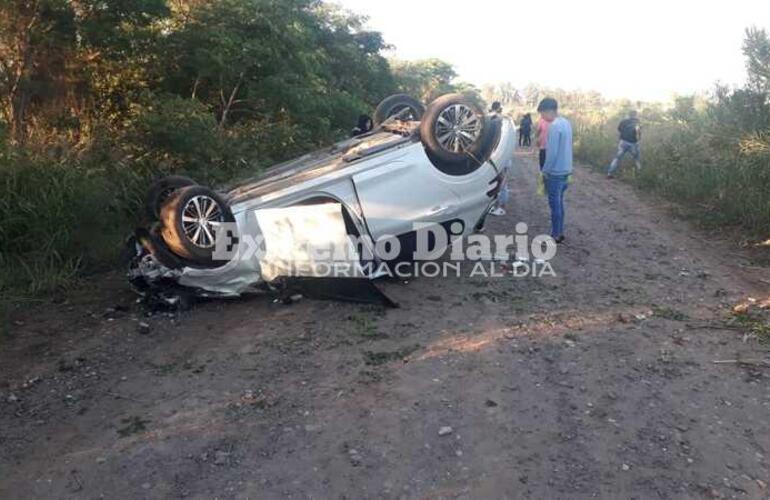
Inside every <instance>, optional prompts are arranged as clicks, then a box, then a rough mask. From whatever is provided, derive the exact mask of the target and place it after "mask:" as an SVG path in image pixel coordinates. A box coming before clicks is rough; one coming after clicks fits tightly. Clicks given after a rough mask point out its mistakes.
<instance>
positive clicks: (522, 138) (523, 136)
mask: <svg viewBox="0 0 770 500" xmlns="http://www.w3.org/2000/svg"><path fill="white" fill-rule="evenodd" d="M531 145H532V132H531V131H530V130H527V129H523V128H520V129H519V146H527V147H529V146H531Z"/></svg>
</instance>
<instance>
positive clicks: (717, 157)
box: [575, 90, 770, 237]
mask: <svg viewBox="0 0 770 500" xmlns="http://www.w3.org/2000/svg"><path fill="white" fill-rule="evenodd" d="M739 93H740V94H741V95H740V97H739V98H738V97H735V95H737V94H739ZM746 99H747V97H746V95H745V91H742V90H741V91H736V94H729V95H722V97H720V96H719V95H717V97H716V98H715V99H714V100H712V101H710V102H698V101H696V100H694V99H693V98H680V99H678V100H677V102H676V105H675V106H674V107H673V108H672V109H670V110H668V111H666V112H664V113H660V112H659V110H658V109H651V110H644V111H643V112H642V114H641V120H642V125H643V141H642V164H643V168H642V171H641V172H640V174H639V175H638V176H631V175H630V173H629V172H630V171H631V169H630V168H627V167H623V166H621V172H623V169H625V176H626V177H629V178H631V177H632V178H633V179H634V182H635V183H636V184H637V185H638V186H639V187H640V188H642V189H646V190H650V191H654V192H656V193H659V194H661V195H663V196H665V197H667V198H669V199H671V200H674V201H677V202H679V203H682V204H684V205H686V206H688V207H690V208H691V209H692V213H693V214H695V215H697V216H698V218H699V219H700V220H701V221H703V222H706V223H709V224H729V225H740V226H742V227H744V228H746V229H748V230H749V231H751V232H756V233H759V232H761V231H767V230H768V228H770V140H769V139H768V137H769V134H770V123H768V122H767V120H766V118H763V116H767V115H763V114H762V113H758V112H757V107H748V108H747V107H746V106H745V102H746ZM622 115H623V113H622V112H620V111H618V112H616V113H614V114H613V115H612V116H611V118H610V119H608V120H606V121H604V122H603V123H597V122H596V121H592V120H588V119H586V118H585V117H580V118H577V119H575V122H576V126H575V130H576V133H575V136H576V140H575V156H576V158H578V159H580V160H582V161H585V162H586V163H589V164H591V165H593V166H595V167H598V168H602V169H605V168H606V167H607V165H608V164H609V162H610V161H611V159H612V156H613V154H614V153H615V151H616V149H617V140H618V139H617V132H616V127H617V124H618V122H619V121H620V119H621V118H622ZM748 115H751V116H748ZM730 117H731V118H730ZM763 120H764V122H763ZM755 128H759V129H760V130H762V129H764V130H767V131H768V132H757V131H756V130H755ZM626 161H627V162H630V159H627V160H626ZM626 165H627V166H628V165H629V163H626ZM763 236H764V237H766V236H767V235H766V234H765V235H763Z"/></svg>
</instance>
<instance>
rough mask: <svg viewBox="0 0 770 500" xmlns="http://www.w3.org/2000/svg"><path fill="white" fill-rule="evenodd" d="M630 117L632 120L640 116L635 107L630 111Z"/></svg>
mask: <svg viewBox="0 0 770 500" xmlns="http://www.w3.org/2000/svg"><path fill="white" fill-rule="evenodd" d="M628 117H629V118H631V119H632V120H635V119H637V118H638V117H639V113H638V112H637V111H636V110H635V109H632V110H631V111H629V112H628Z"/></svg>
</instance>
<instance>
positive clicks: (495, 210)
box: [489, 207, 505, 216]
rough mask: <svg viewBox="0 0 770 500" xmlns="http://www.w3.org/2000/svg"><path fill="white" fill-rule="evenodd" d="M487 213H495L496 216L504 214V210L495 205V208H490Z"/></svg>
mask: <svg viewBox="0 0 770 500" xmlns="http://www.w3.org/2000/svg"><path fill="white" fill-rule="evenodd" d="M489 215H497V216H500V215H505V210H504V209H502V208H500V207H497V208H494V209H492V210H490V211H489Z"/></svg>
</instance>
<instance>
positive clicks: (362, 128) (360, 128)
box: [350, 115, 374, 137]
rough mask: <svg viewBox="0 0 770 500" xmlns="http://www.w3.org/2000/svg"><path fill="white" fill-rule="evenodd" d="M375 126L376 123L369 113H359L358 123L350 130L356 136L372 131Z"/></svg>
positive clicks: (352, 135) (351, 134)
mask: <svg viewBox="0 0 770 500" xmlns="http://www.w3.org/2000/svg"><path fill="white" fill-rule="evenodd" d="M373 128H374V123H372V119H371V117H369V116H368V115H359V116H358V125H356V127H355V128H354V129H353V130H352V131H351V132H350V136H351V137H356V136H359V135H363V134H366V133H367V132H371V131H372V129H373Z"/></svg>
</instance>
